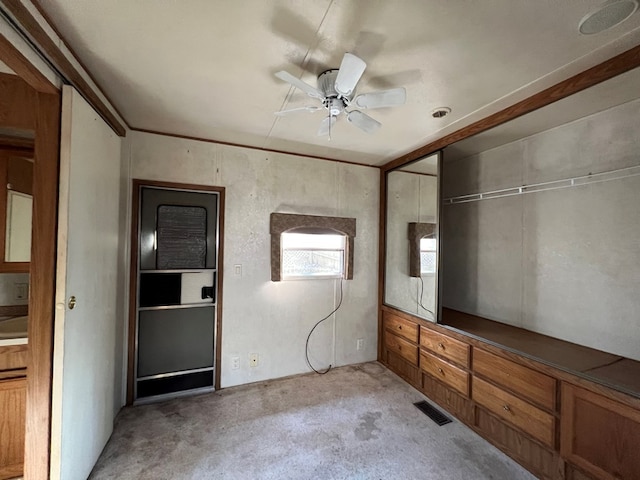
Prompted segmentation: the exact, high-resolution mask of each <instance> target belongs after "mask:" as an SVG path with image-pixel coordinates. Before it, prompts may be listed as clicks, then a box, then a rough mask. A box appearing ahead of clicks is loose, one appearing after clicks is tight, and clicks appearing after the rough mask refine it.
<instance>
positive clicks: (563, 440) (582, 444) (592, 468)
mask: <svg viewBox="0 0 640 480" xmlns="http://www.w3.org/2000/svg"><path fill="white" fill-rule="evenodd" d="M560 451H561V453H562V456H563V457H564V458H566V459H567V460H568V461H569V462H571V463H573V464H575V465H577V466H578V467H580V469H582V470H584V471H585V472H588V473H589V474H590V475H593V476H594V477H595V478H598V479H612V480H613V479H638V478H640V411H639V410H638V409H636V408H632V407H630V406H629V405H625V404H623V403H620V402H618V401H615V400H613V399H611V398H608V397H605V396H603V395H599V394H597V393H594V392H592V391H589V390H586V389H584V388H580V387H576V386H574V385H572V384H569V383H563V384H562V417H561V425H560ZM574 478H580V477H574Z"/></svg>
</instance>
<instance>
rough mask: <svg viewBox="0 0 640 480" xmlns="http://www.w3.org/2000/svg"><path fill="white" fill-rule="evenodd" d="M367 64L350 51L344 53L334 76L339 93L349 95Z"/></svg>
mask: <svg viewBox="0 0 640 480" xmlns="http://www.w3.org/2000/svg"><path fill="white" fill-rule="evenodd" d="M365 68H367V64H366V63H365V61H364V60H362V59H361V58H359V57H356V56H355V55H353V54H352V53H345V54H344V57H343V58H342V63H341V64H340V69H339V70H338V75H337V76H336V83H335V87H334V88H335V89H336V92H338V93H339V94H340V95H343V96H345V97H346V96H349V95H351V94H352V93H353V91H354V90H355V89H356V85H357V84H358V81H359V80H360V77H362V74H363V73H364V69H365Z"/></svg>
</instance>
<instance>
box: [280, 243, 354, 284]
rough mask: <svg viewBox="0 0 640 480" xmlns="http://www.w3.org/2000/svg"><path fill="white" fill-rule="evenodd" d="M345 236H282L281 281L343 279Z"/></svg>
mask: <svg viewBox="0 0 640 480" xmlns="http://www.w3.org/2000/svg"><path fill="white" fill-rule="evenodd" d="M346 238H347V237H346V236H345V235H340V234H309V233H289V232H284V233H283V234H282V239H281V245H282V257H281V258H282V267H281V272H282V273H281V274H282V279H283V280H292V279H302V278H343V277H344V271H345V263H344V259H345V248H346Z"/></svg>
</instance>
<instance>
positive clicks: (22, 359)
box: [0, 345, 28, 371]
mask: <svg viewBox="0 0 640 480" xmlns="http://www.w3.org/2000/svg"><path fill="white" fill-rule="evenodd" d="M27 349H28V346H27V345H7V346H1V347H0V371H2V370H15V369H18V368H26V367H27Z"/></svg>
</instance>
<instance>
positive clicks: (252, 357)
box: [249, 353, 258, 367]
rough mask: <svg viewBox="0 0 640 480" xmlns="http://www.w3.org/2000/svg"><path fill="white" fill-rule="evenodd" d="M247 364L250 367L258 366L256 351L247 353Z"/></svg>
mask: <svg viewBox="0 0 640 480" xmlns="http://www.w3.org/2000/svg"><path fill="white" fill-rule="evenodd" d="M249 366H250V367H257V366H258V354H257V353H250V354H249Z"/></svg>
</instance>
